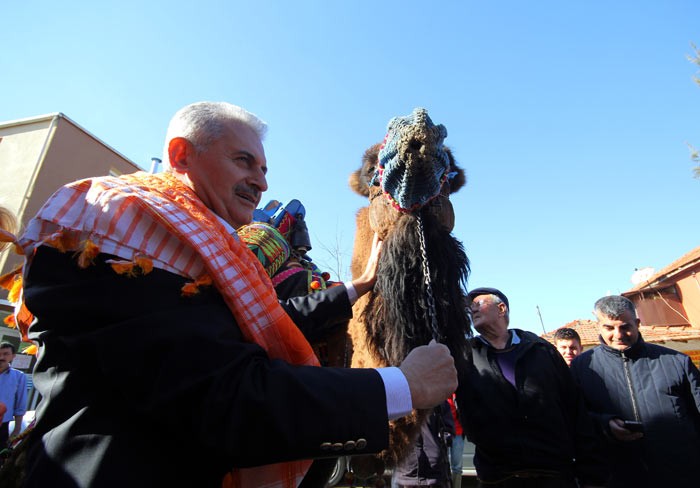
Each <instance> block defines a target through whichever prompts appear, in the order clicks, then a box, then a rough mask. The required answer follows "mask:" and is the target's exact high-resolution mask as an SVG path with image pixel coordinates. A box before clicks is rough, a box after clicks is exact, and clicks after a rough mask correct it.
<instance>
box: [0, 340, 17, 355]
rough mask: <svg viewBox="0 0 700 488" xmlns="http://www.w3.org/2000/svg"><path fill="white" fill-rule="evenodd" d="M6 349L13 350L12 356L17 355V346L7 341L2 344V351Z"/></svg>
mask: <svg viewBox="0 0 700 488" xmlns="http://www.w3.org/2000/svg"><path fill="white" fill-rule="evenodd" d="M6 347H9V348H10V349H12V354H15V353H16V352H17V349H16V348H15V345H14V344H12V343H11V342H6V341H3V342H0V349H5V348H6Z"/></svg>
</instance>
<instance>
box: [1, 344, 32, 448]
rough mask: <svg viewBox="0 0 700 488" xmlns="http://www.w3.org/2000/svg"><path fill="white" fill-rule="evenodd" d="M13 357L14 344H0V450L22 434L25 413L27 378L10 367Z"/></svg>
mask: <svg viewBox="0 0 700 488" xmlns="http://www.w3.org/2000/svg"><path fill="white" fill-rule="evenodd" d="M15 356H16V349H15V346H14V344H12V343H10V342H1V343H0V402H2V403H4V404H5V407H6V411H5V414H4V415H3V417H2V425H0V450H2V449H4V448H5V447H7V441H8V440H9V439H10V438H12V437H15V436H18V435H19V433H20V432H22V419H23V418H24V414H25V413H27V377H26V375H25V374H24V373H23V372H21V371H20V370H18V369H15V368H13V367H12V361H14V359H15ZM11 420H14V421H15V426H14V428H13V430H12V432H10V430H9V426H10V421H11Z"/></svg>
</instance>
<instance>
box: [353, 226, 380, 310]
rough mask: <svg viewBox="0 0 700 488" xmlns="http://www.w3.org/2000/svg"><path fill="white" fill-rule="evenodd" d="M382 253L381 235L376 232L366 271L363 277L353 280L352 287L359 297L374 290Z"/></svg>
mask: <svg viewBox="0 0 700 488" xmlns="http://www.w3.org/2000/svg"><path fill="white" fill-rule="evenodd" d="M381 252H382V241H380V240H379V235H377V233H376V232H375V233H374V238H373V239H372V250H371V251H370V255H369V259H368V260H367V265H366V266H365V270H364V271H363V272H362V275H361V276H359V277H358V278H357V279H354V280H352V286H353V287H354V288H355V291H356V292H357V296H358V297H361V296H362V295H364V294H365V293H367V292H368V291H370V290H371V289H372V288H374V284H375V283H376V282H377V265H378V264H379V255H380V254H381Z"/></svg>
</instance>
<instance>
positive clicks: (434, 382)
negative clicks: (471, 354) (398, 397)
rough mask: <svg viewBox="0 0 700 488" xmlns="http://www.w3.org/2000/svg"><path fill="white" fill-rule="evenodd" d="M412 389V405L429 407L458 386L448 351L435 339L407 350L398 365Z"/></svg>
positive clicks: (448, 395)
mask: <svg viewBox="0 0 700 488" xmlns="http://www.w3.org/2000/svg"><path fill="white" fill-rule="evenodd" d="M399 369H401V372H402V373H403V374H404V376H405V377H406V380H407V381H408V387H409V389H410V390H411V401H412V402H413V408H432V407H434V406H436V405H439V404H441V403H442V402H444V401H445V400H446V399H447V398H448V397H450V395H452V392H454V391H455V390H456V389H457V370H456V369H455V362H454V359H453V358H452V356H451V355H450V350H449V349H448V348H447V346H445V345H444V344H438V343H437V342H435V340H432V341H430V344H428V345H427V346H420V347H417V348H415V349H413V350H412V351H411V352H409V353H408V356H406V359H404V360H403V362H402V363H401V365H400V366H399Z"/></svg>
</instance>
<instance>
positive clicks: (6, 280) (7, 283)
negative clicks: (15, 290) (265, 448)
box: [0, 266, 22, 291]
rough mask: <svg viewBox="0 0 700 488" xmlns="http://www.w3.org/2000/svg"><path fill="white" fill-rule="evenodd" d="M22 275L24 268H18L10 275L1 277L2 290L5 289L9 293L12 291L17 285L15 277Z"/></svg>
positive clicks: (0, 285) (6, 274)
mask: <svg viewBox="0 0 700 488" xmlns="http://www.w3.org/2000/svg"><path fill="white" fill-rule="evenodd" d="M21 273H22V266H18V267H17V268H15V269H13V270H12V271H10V272H9V273H5V274H4V275H2V276H0V288H4V289H5V290H8V291H9V290H11V289H12V287H13V286H14V284H15V277H16V276H17V275H21Z"/></svg>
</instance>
